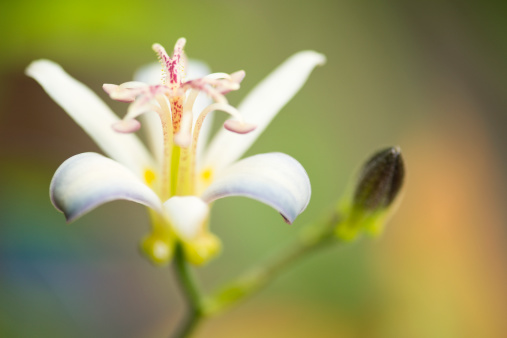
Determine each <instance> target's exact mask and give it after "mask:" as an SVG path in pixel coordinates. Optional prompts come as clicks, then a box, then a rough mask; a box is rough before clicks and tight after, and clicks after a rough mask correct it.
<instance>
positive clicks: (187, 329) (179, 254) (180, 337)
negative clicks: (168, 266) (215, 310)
mask: <svg viewBox="0 0 507 338" xmlns="http://www.w3.org/2000/svg"><path fill="white" fill-rule="evenodd" d="M174 269H175V274H176V278H177V279H178V282H179V284H180V287H181V290H182V292H183V294H184V296H185V298H186V299H187V301H188V307H189V310H188V315H187V318H186V319H185V322H184V323H183V325H182V326H181V327H180V328H179V330H178V332H177V333H176V335H175V336H174V337H175V338H185V337H191V335H192V333H193V332H195V329H196V328H197V326H198V325H199V323H200V321H201V320H202V318H203V311H202V303H201V296H200V293H199V290H198V287H197V283H196V282H195V280H194V278H193V276H192V272H191V271H190V268H189V266H188V264H187V262H186V261H185V253H184V252H183V248H182V247H181V245H180V244H178V245H177V246H176V250H175V254H174Z"/></svg>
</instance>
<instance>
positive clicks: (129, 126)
mask: <svg viewBox="0 0 507 338" xmlns="http://www.w3.org/2000/svg"><path fill="white" fill-rule="evenodd" d="M112 127H113V129H114V130H115V131H117V132H118V133H122V134H128V133H133V132H136V131H138V130H139V128H141V123H139V121H137V120H135V119H128V120H120V121H118V122H116V123H113V125H112Z"/></svg>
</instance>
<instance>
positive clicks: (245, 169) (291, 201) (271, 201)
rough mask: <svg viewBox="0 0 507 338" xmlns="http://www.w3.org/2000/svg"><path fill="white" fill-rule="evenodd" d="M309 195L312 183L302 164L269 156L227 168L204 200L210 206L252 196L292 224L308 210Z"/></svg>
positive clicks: (208, 190) (276, 156)
mask: <svg viewBox="0 0 507 338" xmlns="http://www.w3.org/2000/svg"><path fill="white" fill-rule="evenodd" d="M310 195H311V186H310V180H309V178H308V175H307V174H306V171H305V169H304V168H303V167H302V166H301V164H300V163H299V162H298V161H296V160H295V159H294V158H292V157H290V156H289V155H286V154H282V153H268V154H260V155H255V156H251V157H248V158H245V159H243V160H241V161H239V162H237V163H235V164H233V165H232V166H230V167H228V168H227V169H225V170H224V171H223V172H222V173H221V174H220V176H218V177H217V178H216V179H215V180H214V181H213V183H211V185H210V186H209V187H208V188H207V189H206V190H205V191H204V193H203V195H202V196H201V197H202V199H203V200H204V201H205V202H207V203H210V202H212V201H214V200H216V199H219V198H222V197H227V196H246V197H250V198H253V199H255V200H258V201H260V202H262V203H265V204H267V205H269V206H271V207H273V208H274V209H276V210H277V211H278V212H279V213H280V214H281V215H282V216H283V217H284V219H285V220H286V221H287V222H288V223H292V222H293V221H294V219H295V218H296V217H297V216H298V215H299V214H300V213H302V212H303V211H304V210H305V208H306V206H307V205H308V202H309V201H310Z"/></svg>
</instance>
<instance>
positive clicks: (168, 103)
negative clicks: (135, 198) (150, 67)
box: [103, 38, 255, 200]
mask: <svg viewBox="0 0 507 338" xmlns="http://www.w3.org/2000/svg"><path fill="white" fill-rule="evenodd" d="M185 43H186V40H185V39H184V38H181V39H179V40H178V41H177V42H176V45H175V47H174V51H173V55H172V57H170V56H169V55H168V54H167V52H166V51H165V49H164V47H162V46H161V45H159V44H154V45H153V50H154V51H155V52H156V53H157V55H158V58H159V61H160V63H161V64H162V84H159V85H147V84H143V83H140V82H135V81H132V82H126V83H124V84H122V85H119V86H118V85H112V84H105V85H104V86H103V88H104V90H105V91H106V92H107V93H108V94H109V96H110V97H111V98H112V99H115V100H118V101H122V102H130V103H131V104H130V106H129V109H128V111H127V114H126V115H125V117H124V118H123V120H122V121H120V122H118V123H116V124H115V125H113V128H114V129H115V130H116V131H118V132H122V133H130V132H134V131H136V130H138V129H139V127H140V123H139V122H138V121H137V120H136V119H135V118H136V117H137V116H139V115H141V114H143V113H146V112H150V111H154V112H156V113H157V114H158V116H159V118H160V121H161V125H162V131H163V138H164V141H163V142H164V145H163V149H164V151H163V156H162V163H160V173H155V172H153V171H151V170H146V171H145V173H144V181H145V182H146V184H147V185H148V186H150V187H151V188H152V189H154V190H156V191H157V193H158V194H159V196H160V198H161V199H162V200H167V199H169V198H170V197H171V196H174V195H192V194H195V190H196V187H195V177H196V174H195V167H196V150H197V142H198V139H199V133H200V130H201V127H202V124H203V121H204V119H205V117H206V116H207V115H208V114H209V113H210V112H212V111H215V110H221V111H224V112H226V113H228V114H230V115H231V116H232V117H233V118H234V119H233V120H227V121H226V122H225V124H224V127H225V128H226V129H228V130H230V131H232V132H236V133H247V132H250V131H252V130H253V129H254V128H255V126H253V125H251V124H248V123H245V121H244V120H243V118H242V117H241V115H240V114H239V112H238V111H237V110H236V109H235V108H234V107H232V106H230V105H229V103H228V101H227V99H226V98H225V94H227V93H228V92H230V91H232V90H237V89H239V84H240V82H241V81H242V80H243V78H244V76H245V72H244V71H239V72H236V73H233V74H230V75H229V74H226V73H215V74H210V75H207V76H205V77H203V78H199V79H194V80H189V81H183V78H184V69H185V63H186V58H185V56H184V52H183V48H184V46H185ZM199 93H204V94H206V95H207V96H209V97H210V98H211V99H213V101H215V102H214V103H212V104H211V105H209V106H208V107H206V108H205V109H204V110H202V111H201V112H198V113H199V115H198V116H197V118H196V119H194V116H193V108H194V103H195V100H196V98H197V96H198V94H199ZM159 176H160V181H158V178H159ZM156 178H157V182H155V179H156ZM203 178H204V182H205V183H206V184H209V183H211V180H212V178H213V175H212V171H211V170H210V171H209V172H208V173H205V174H204V176H203ZM155 183H156V184H155Z"/></svg>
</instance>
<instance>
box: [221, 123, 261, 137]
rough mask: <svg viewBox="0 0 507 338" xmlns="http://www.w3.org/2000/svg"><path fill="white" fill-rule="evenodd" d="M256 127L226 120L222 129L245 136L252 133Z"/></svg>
mask: <svg viewBox="0 0 507 338" xmlns="http://www.w3.org/2000/svg"><path fill="white" fill-rule="evenodd" d="M256 127H257V126H256V125H255V124H252V123H245V122H242V121H238V120H227V121H225V123H224V128H225V129H227V130H228V131H232V132H234V133H238V134H247V133H249V132H251V131H253V130H254V129H255V128H256Z"/></svg>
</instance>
